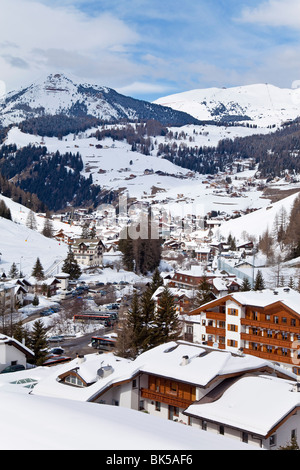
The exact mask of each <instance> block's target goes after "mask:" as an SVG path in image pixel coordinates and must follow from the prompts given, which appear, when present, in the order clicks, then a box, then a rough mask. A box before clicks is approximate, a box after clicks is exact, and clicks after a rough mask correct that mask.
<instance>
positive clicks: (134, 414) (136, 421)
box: [0, 374, 257, 451]
mask: <svg viewBox="0 0 300 470" xmlns="http://www.w3.org/2000/svg"><path fill="white" fill-rule="evenodd" d="M6 375H7V374H6ZM11 387H13V385H11ZM0 398H1V399H0V415H1V421H0V434H1V441H0V448H1V449H2V450H105V451H108V450H115V449H118V450H132V449H133V450H140V449H141V450H147V449H149V450H164V449H169V450H172V449H174V450H175V449H181V450H185V449H189V450H192V449H194V450H197V449H198V450H209V449H211V450H212V449H216V448H217V449H220V450H230V449H231V450H256V449H257V448H254V447H251V446H249V445H246V444H244V443H242V442H239V441H237V440H234V439H229V438H226V437H224V436H218V435H215V434H213V433H207V432H205V431H202V430H199V429H195V428H193V427H191V426H181V425H180V424H178V423H175V422H173V421H169V420H162V419H160V418H157V417H154V416H150V415H148V414H145V413H141V412H139V411H134V410H130V409H127V408H122V407H119V406H109V405H99V404H95V403H74V402H72V401H71V400H61V399H58V398H48V397H37V396H34V395H31V394H28V393H14V392H13V391H12V390H11V389H8V388H7V387H5V388H2V389H1V388H0ZM20 416H22V419H20ZM179 426H180V429H179Z"/></svg>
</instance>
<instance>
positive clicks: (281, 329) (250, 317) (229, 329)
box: [190, 293, 300, 375]
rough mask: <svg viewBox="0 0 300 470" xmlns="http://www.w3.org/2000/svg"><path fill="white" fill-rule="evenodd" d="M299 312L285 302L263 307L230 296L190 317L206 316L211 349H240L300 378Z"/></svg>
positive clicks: (206, 329) (192, 313)
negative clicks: (288, 369)
mask: <svg viewBox="0 0 300 470" xmlns="http://www.w3.org/2000/svg"><path fill="white" fill-rule="evenodd" d="M260 295H263V293H261V294H260ZM299 298H300V294H299ZM234 304H235V305H236V308H234V307H233V305H234ZM229 305H230V307H229ZM299 312H300V303H299ZM299 312H297V311H296V310H293V309H292V308H291V307H289V306H288V305H287V304H286V303H285V302H283V301H282V300H278V301H275V302H271V303H269V304H268V305H265V306H263V307H262V306H258V305H255V304H253V305H245V304H242V303H240V302H238V301H237V300H236V299H235V298H234V295H233V296H231V295H227V296H225V297H223V298H221V299H217V300H215V301H213V302H210V303H208V304H206V305H205V306H204V307H199V308H198V309H196V310H194V311H193V312H190V316H191V318H192V316H193V315H199V314H200V315H202V318H204V317H205V322H203V321H202V325H203V324H205V335H206V337H207V338H211V339H210V340H209V341H206V342H207V344H208V345H209V346H213V345H215V344H216V343H218V347H219V348H220V349H225V348H229V349H232V348H238V349H240V350H242V351H243V352H244V353H245V354H252V355H254V356H257V357H260V358H263V359H266V360H269V361H273V362H274V361H275V362H279V363H282V364H284V365H286V366H289V367H290V368H291V369H292V370H293V372H294V373H296V374H298V375H300V313H299ZM229 333H231V335H230V334H229ZM234 335H235V336H234Z"/></svg>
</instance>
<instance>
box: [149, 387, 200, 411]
mask: <svg viewBox="0 0 300 470" xmlns="http://www.w3.org/2000/svg"><path fill="white" fill-rule="evenodd" d="M141 397H142V398H148V399H149V400H153V401H159V402H161V403H167V404H168V405H172V406H177V407H178V408H183V409H185V408H187V407H188V406H190V405H191V403H193V401H194V400H192V399H191V400H185V399H184V398H178V397H174V396H172V395H171V394H164V393H160V392H154V391H153V390H149V389H148V388H142V389H141Z"/></svg>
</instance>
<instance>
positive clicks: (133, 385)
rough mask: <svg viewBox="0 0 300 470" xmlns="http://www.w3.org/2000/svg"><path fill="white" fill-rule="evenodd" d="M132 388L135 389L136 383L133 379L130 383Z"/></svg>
mask: <svg viewBox="0 0 300 470" xmlns="http://www.w3.org/2000/svg"><path fill="white" fill-rule="evenodd" d="M132 388H137V381H136V379H133V381H132Z"/></svg>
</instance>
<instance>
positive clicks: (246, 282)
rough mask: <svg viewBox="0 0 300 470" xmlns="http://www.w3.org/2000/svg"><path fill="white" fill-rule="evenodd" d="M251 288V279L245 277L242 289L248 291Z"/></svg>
mask: <svg viewBox="0 0 300 470" xmlns="http://www.w3.org/2000/svg"><path fill="white" fill-rule="evenodd" d="M249 290H251V283H250V281H249V279H248V278H247V277H244V279H243V283H242V286H241V291H242V292H246V291H249Z"/></svg>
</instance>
